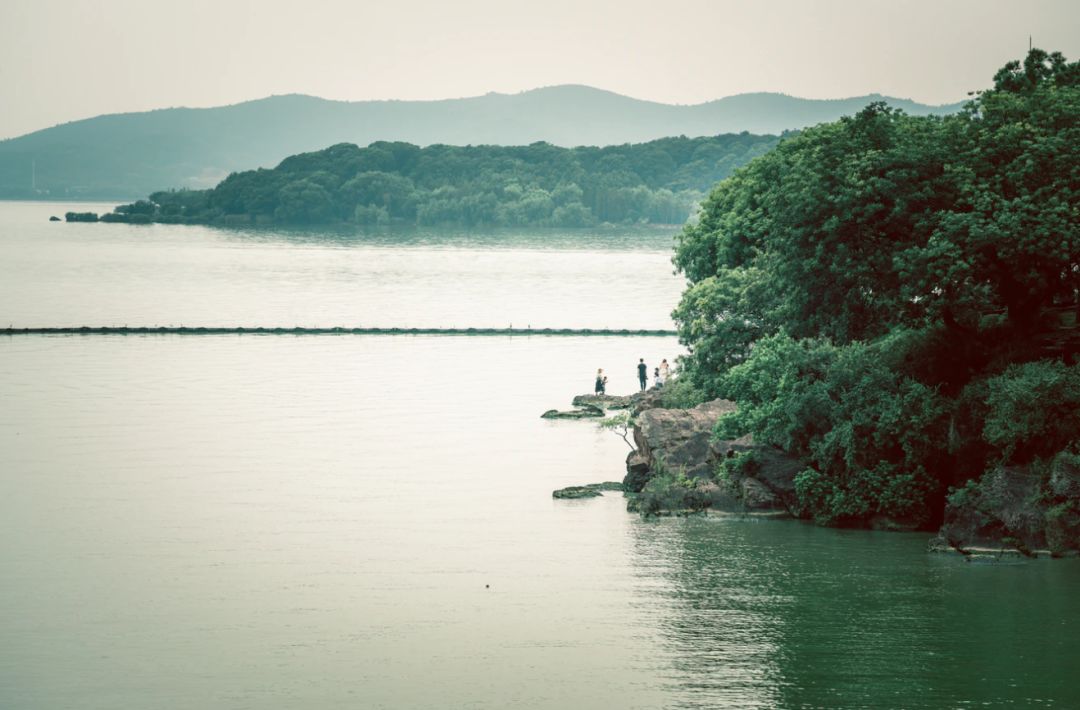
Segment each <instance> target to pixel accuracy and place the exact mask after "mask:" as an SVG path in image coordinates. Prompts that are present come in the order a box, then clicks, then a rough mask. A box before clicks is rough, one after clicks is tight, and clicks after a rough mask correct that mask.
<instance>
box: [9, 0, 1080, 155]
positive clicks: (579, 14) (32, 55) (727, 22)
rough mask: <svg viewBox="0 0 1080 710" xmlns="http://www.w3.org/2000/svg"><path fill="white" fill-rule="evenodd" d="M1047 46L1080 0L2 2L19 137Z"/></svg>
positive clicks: (978, 76)
mask: <svg viewBox="0 0 1080 710" xmlns="http://www.w3.org/2000/svg"><path fill="white" fill-rule="evenodd" d="M1029 34H1030V35H1033V36H1034V41H1035V46H1038V47H1042V48H1044V49H1047V50H1059V51H1062V52H1064V53H1065V55H1066V56H1067V57H1068V58H1069V59H1074V60H1075V59H1077V58H1078V56H1080V0H1025V1H1024V2H1019V1H1017V0H1008V1H1006V0H914V1H909V2H904V1H903V0H891V1H884V0H754V1H745V2H733V1H728V0H664V1H659V0H649V1H647V2H642V1H640V0H543V1H537V2H531V1H530V2H518V1H515V0H439V1H433V0H432V1H422V0H383V1H381V2H367V1H365V0H305V1H304V2H293V1H290V2H282V1H275V0H263V1H261V2H256V1H255V0H169V2H160V1H158V0H97V1H93V0H0V137H11V136H15V135H20V134H23V133H27V132H29V131H32V130H36V129H39V128H44V127H47V126H50V125H54V124H56V123H61V122H65V121H70V120H74V119H79V118H86V117H89V116H95V115H98V114H102V113H114V112H123V111H141V110H146V109H153V108H162V107H168V106H216V105H222V104H230V103H236V102H238V101H243V100H247V99H254V98H261V97H263V96H268V95H270V94H284V93H304V94H313V95H316V96H323V97H326V98H332V99H343V100H360V99H435V98H451V97H459V96H474V95H478V94H483V93H486V92H488V91H499V92H506V93H513V92H518V91H522V90H525V89H531V88H535V87H538V86H550V85H553V84H569V83H574V84H589V85H591V86H596V87H600V88H604V89H609V90H611V91H616V92H619V93H622V94H627V95H630V96H634V97H638V98H643V99H651V100H654V101H662V102H666V103H684V104H685V103H700V102H703V101H708V100H711V99H716V98H720V97H723V96H729V95H731V94H737V93H743V92H748V91H782V92H785V93H789V94H793V95H796V96H804V97H812V98H837V97H844V96H854V95H862V94H868V93H875V92H876V93H881V94H888V95H893V96H898V97H902V98H913V99H915V100H917V101H922V102H926V103H947V102H951V101H957V100H961V99H963V98H965V95H966V92H967V91H969V90H973V89H980V88H984V87H985V86H986V85H987V84H988V82H989V81H990V77H991V76H992V75H993V73H994V71H995V70H996V69H997V68H998V67H1000V66H1001V65H1002V64H1004V63H1005V62H1006V61H1008V60H1009V59H1016V58H1020V57H1022V55H1023V54H1024V53H1025V51H1026V49H1027V43H1028V35H1029Z"/></svg>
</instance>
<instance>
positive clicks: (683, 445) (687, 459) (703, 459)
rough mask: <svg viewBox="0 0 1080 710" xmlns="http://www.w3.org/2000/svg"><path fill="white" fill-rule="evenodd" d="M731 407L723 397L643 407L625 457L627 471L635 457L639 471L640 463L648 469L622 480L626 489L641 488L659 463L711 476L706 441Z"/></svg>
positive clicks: (692, 475)
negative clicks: (631, 449) (684, 405)
mask: <svg viewBox="0 0 1080 710" xmlns="http://www.w3.org/2000/svg"><path fill="white" fill-rule="evenodd" d="M733 411H735V405H734V404H733V403H732V402H729V401H727V400H724V399H717V400H714V401H712V402H706V403H705V404H701V405H698V406H697V407H694V408H693V409H663V408H660V407H654V408H650V409H646V410H644V411H642V412H641V413H640V414H639V415H637V419H636V424H635V426H634V444H635V446H636V448H637V451H635V452H633V453H631V455H630V458H628V459H627V472H628V475H629V472H630V467H631V464H632V462H631V459H634V461H633V465H634V466H635V467H636V469H637V471H638V472H639V474H640V473H641V472H642V468H641V467H642V465H643V464H644V465H645V466H646V467H647V468H648V471H649V473H648V474H646V475H644V476H642V475H638V476H637V477H636V478H635V480H633V481H629V480H628V481H624V483H626V484H627V490H634V491H640V490H641V489H642V488H644V484H645V482H646V481H647V480H648V479H649V478H650V477H651V473H653V472H655V470H656V468H657V467H658V466H659V465H662V466H663V467H664V468H666V469H668V470H671V471H674V470H681V471H683V472H684V473H685V474H686V476H687V477H688V478H709V477H711V475H712V470H713V469H712V466H711V465H710V463H711V459H712V457H711V456H710V453H711V448H710V445H709V441H710V439H712V432H713V427H714V426H715V425H716V420H717V419H719V418H720V416H721V415H722V414H726V413H727V412H733ZM660 462H662V463H660ZM713 463H714V462H713Z"/></svg>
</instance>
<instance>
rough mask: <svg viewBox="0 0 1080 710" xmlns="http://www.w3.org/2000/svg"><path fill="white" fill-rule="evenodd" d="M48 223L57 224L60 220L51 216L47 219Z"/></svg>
mask: <svg viewBox="0 0 1080 710" xmlns="http://www.w3.org/2000/svg"><path fill="white" fill-rule="evenodd" d="M49 221H50V222H59V221H60V218H59V217H57V216H56V215H53V216H52V217H49Z"/></svg>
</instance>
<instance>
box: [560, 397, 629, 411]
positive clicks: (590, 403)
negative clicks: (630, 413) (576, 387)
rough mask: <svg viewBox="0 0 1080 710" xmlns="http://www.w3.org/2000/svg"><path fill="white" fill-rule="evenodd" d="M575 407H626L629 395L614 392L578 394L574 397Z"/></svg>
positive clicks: (627, 406)
mask: <svg viewBox="0 0 1080 710" xmlns="http://www.w3.org/2000/svg"><path fill="white" fill-rule="evenodd" d="M572 404H573V405H574V406H575V407H597V408H599V409H627V408H629V407H630V397H629V396H623V395H615V394H579V395H578V396H577V397H574V401H573V402H572Z"/></svg>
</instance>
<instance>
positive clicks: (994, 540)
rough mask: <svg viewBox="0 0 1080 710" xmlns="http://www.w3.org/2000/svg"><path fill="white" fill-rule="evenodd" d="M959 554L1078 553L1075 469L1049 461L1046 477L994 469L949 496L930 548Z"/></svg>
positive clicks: (1079, 499) (1078, 477)
mask: <svg viewBox="0 0 1080 710" xmlns="http://www.w3.org/2000/svg"><path fill="white" fill-rule="evenodd" d="M950 548H951V549H955V550H959V551H960V552H963V553H965V554H970V553H972V552H988V551H1000V550H1017V551H1019V552H1020V553H1022V554H1025V555H1037V554H1039V552H1048V553H1049V554H1050V555H1051V556H1054V557H1061V556H1067V555H1076V554H1080V466H1077V465H1076V464H1075V463H1074V462H1070V461H1068V460H1062V459H1059V460H1057V461H1055V462H1054V463H1053V464H1052V465H1051V466H1050V470H1049V474H1048V475H1047V473H1045V472H1043V473H1038V472H1035V471H1033V470H1032V469H1031V467H1009V466H1000V467H998V468H995V469H993V470H991V471H989V472H987V473H985V474H984V475H983V477H982V478H981V479H979V481H978V482H974V481H972V482H969V483H968V484H967V485H966V486H965V487H964V488H961V489H960V490H958V491H956V492H954V493H953V494H952V495H950V496H949V500H948V503H947V505H946V507H945V522H944V524H943V525H942V527H941V532H940V533H939V536H938V538H936V539H935V540H932V541H931V549H937V550H941V549H950Z"/></svg>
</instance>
